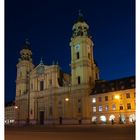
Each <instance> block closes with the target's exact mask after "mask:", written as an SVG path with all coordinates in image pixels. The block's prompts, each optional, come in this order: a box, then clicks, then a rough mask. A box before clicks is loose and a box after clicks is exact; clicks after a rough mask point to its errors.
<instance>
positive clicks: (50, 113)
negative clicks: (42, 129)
mask: <svg viewBox="0 0 140 140" xmlns="http://www.w3.org/2000/svg"><path fill="white" fill-rule="evenodd" d="M52 114H53V110H52V107H51V106H50V108H49V115H50V116H52Z"/></svg>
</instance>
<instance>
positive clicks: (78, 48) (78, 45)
mask: <svg viewBox="0 0 140 140" xmlns="http://www.w3.org/2000/svg"><path fill="white" fill-rule="evenodd" d="M75 50H76V52H78V51H79V50H80V44H77V45H76V46H75Z"/></svg>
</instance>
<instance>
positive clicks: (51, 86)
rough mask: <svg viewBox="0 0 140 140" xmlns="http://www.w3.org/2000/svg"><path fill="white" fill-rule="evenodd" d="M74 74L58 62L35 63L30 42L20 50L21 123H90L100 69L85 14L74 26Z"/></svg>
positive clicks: (18, 88) (18, 71) (17, 80)
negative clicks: (93, 91)
mask: <svg viewBox="0 0 140 140" xmlns="http://www.w3.org/2000/svg"><path fill="white" fill-rule="evenodd" d="M70 47H71V64H70V67H71V74H67V73H64V72H63V71H62V70H61V69H60V66H59V65H58V64H52V65H50V66H48V65H45V64H43V61H42V60H41V61H40V64H39V65H38V66H34V64H33V61H32V51H31V50H30V44H29V42H27V41H26V42H25V45H24V47H23V49H22V50H21V51H20V59H19V62H18V64H17V79H16V106H18V109H17V112H18V113H17V119H16V120H19V121H20V123H25V122H26V121H28V122H30V123H35V124H36V123H39V124H47V123H56V124H58V123H73V124H77V123H88V122H90V120H91V114H92V112H91V105H90V98H89V95H90V93H91V89H92V88H93V85H94V84H95V81H96V80H98V79H99V69H98V67H97V65H96V64H95V61H94V57H93V48H94V44H93V41H92V39H91V36H90V35H89V26H88V24H87V23H86V22H85V20H84V18H83V16H82V15H81V14H79V17H78V19H77V21H76V22H75V24H74V25H73V28H72V37H71V41H70Z"/></svg>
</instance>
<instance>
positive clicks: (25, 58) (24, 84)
mask: <svg viewBox="0 0 140 140" xmlns="http://www.w3.org/2000/svg"><path fill="white" fill-rule="evenodd" d="M33 68H34V65H33V64H32V51H31V50H30V43H29V42H28V41H27V40H26V41H25V44H24V46H23V49H22V50H21V51H20V58H19V62H18V64H17V79H16V97H19V96H22V95H26V94H27V93H28V92H29V76H30V75H29V74H30V72H31V70H32V69H33Z"/></svg>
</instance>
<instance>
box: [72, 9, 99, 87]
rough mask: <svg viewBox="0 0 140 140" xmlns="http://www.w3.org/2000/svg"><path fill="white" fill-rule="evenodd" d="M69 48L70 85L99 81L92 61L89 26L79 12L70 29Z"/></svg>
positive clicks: (96, 69)
mask: <svg viewBox="0 0 140 140" xmlns="http://www.w3.org/2000/svg"><path fill="white" fill-rule="evenodd" d="M70 47H71V75H72V79H71V80H72V85H73V86H77V85H80V84H88V85H94V84H95V80H97V79H99V70H98V67H97V66H96V64H95V61H94V56H93V47H94V44H93V41H92V40H91V36H90V34H89V26H88V24H87V23H86V22H85V20H84V17H83V14H82V13H81V12H80V11H79V16H78V19H77V21H76V22H75V24H74V25H73V28H72V37H71V42H70Z"/></svg>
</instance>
